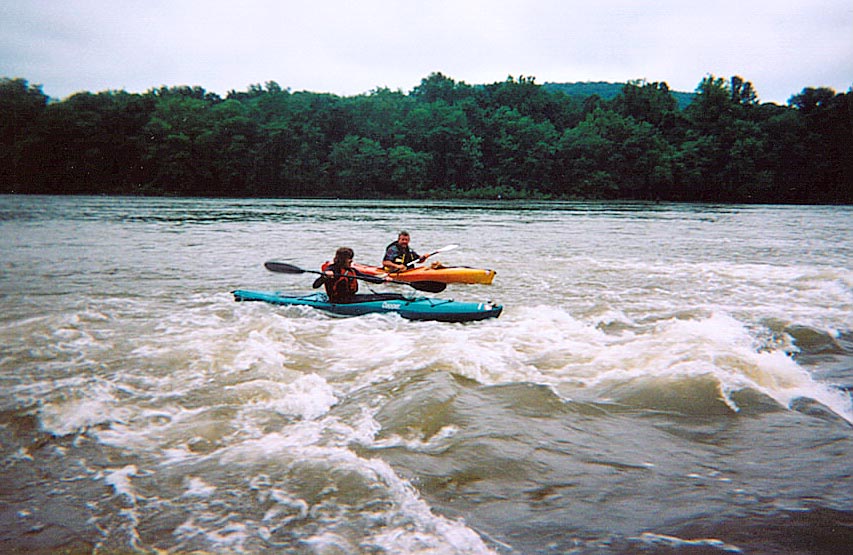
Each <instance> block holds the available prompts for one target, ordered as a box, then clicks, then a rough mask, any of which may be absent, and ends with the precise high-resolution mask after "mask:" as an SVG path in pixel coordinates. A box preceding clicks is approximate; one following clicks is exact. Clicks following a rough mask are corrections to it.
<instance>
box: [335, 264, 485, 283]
mask: <svg viewBox="0 0 853 555" xmlns="http://www.w3.org/2000/svg"><path fill="white" fill-rule="evenodd" d="M352 267H353V268H355V269H356V270H357V271H359V272H361V273H363V274H367V275H369V276H388V277H390V278H392V279H395V280H397V281H405V282H413V281H438V282H440V283H468V284H480V285H491V283H492V280H494V279H495V273H496V272H495V271H494V270H486V269H482V268H469V267H468V266H435V267H433V266H418V267H416V268H412V269H410V270H406V271H404V272H386V271H385V269H384V268H380V267H379V266H370V265H367V264H359V263H357V262H354V263H353V265H352Z"/></svg>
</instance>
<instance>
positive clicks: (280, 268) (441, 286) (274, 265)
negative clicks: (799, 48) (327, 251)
mask: <svg viewBox="0 0 853 555" xmlns="http://www.w3.org/2000/svg"><path fill="white" fill-rule="evenodd" d="M264 267H265V268H266V269H267V270H269V271H270V272H277V273H280V274H318V275H321V276H326V275H328V274H326V273H325V272H320V271H318V270H306V269H304V268H300V267H299V266H294V265H293V264H287V263H286V262H275V261H272V260H271V261H268V262H264ZM348 277H353V278H355V279H360V280H362V281H367V282H369V283H396V284H400V285H408V286H409V287H413V288H415V289H417V290H419V291H427V292H429V293H440V292H442V291H444V290H445V289H446V288H447V284H446V283H441V282H438V281H413V282H408V281H398V280H396V279H385V278H379V277H370V276H348Z"/></svg>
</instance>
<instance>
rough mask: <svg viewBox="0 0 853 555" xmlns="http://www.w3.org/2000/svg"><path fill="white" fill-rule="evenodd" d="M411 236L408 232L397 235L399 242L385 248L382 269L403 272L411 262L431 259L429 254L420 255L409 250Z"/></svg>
mask: <svg viewBox="0 0 853 555" xmlns="http://www.w3.org/2000/svg"><path fill="white" fill-rule="evenodd" d="M410 240H411V236H410V235H409V232H408V231H401V232H400V233H399V234H397V240H396V241H394V242H393V243H391V244H390V245H388V246H387V247H385V256H384V257H383V258H382V267H383V268H385V271H387V272H392V271H395V272H402V271H403V270H405V269H406V265H407V264H408V263H409V262H412V261H414V260H417V261H418V262H423V261H424V260H426V259H427V258H429V255H428V254H425V255H423V256H421V255H419V254H418V253H416V252H415V251H413V250H412V249H411V248H409V241H410Z"/></svg>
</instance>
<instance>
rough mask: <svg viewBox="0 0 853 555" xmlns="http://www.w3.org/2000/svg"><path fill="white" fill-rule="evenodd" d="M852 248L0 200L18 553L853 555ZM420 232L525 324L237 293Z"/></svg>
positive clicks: (352, 212)
mask: <svg viewBox="0 0 853 555" xmlns="http://www.w3.org/2000/svg"><path fill="white" fill-rule="evenodd" d="M852 227H853V208H851V207H786V206H723V205H675V204H599V203H515V202H426V203H424V202H417V203H415V202H412V203H404V202H380V203H376V202H362V201H318V200H222V199H147V198H99V197H21V196H6V197H0V252H2V259H0V302H2V314H1V315H0V345H2V354H0V383H2V388H0V468H2V474H1V475H0V511H2V512H0V550H2V551H3V552H21V553H24V552H26V553H33V552H35V553H38V552H42V553H52V552H56V551H60V550H63V552H65V553H76V552H80V553H87V552H92V551H94V552H97V553H115V552H123V553H126V552H133V551H138V552H144V553H154V552H160V553H162V552H165V553H186V552H205V553H298V554H303V553H304V554H309V553H311V554H324V555H332V554H342V553H372V554H376V553H390V554H398V553H419V554H445V553H447V554H456V553H460V554H461V553H470V554H480V553H496V554H510V553H511V554H531V553H582V554H587V553H590V554H591V553H595V554H599V553H731V552H735V553H738V552H742V553H839V552H846V550H847V549H849V545H850V543H851V541H853V525H851V521H853V478H851V472H853V462H851V461H853V404H852V403H851V390H853V234H851V228H852ZM400 228H406V229H408V230H409V231H410V232H411V233H412V246H413V247H414V248H415V249H416V250H418V251H420V252H427V251H430V250H434V249H437V248H440V247H442V246H444V245H447V244H451V243H459V244H460V245H461V246H460V248H458V249H455V250H452V251H448V252H445V253H442V254H441V255H437V256H436V257H435V258H437V259H439V260H440V261H441V262H443V263H444V264H446V265H466V266H475V267H481V268H492V269H495V270H496V271H497V277H496V279H495V282H494V284H493V285H490V286H483V285H451V286H450V287H449V288H448V289H447V290H446V291H445V292H444V293H441V294H440V295H439V296H441V297H451V298H455V299H458V300H471V301H496V302H498V303H501V304H503V305H504V312H503V315H502V316H501V317H500V318H499V319H497V320H489V321H483V322H476V323H470V324H446V323H436V322H410V321H407V320H403V319H401V318H399V317H398V316H396V315H369V316H364V317H359V318H333V317H329V316H326V315H325V314H323V313H321V312H318V311H316V310H312V309H308V308H304V307H275V306H270V305H266V304H264V303H235V302H234V301H233V298H232V296H231V294H230V291H231V290H233V289H237V288H243V289H255V290H262V291H285V292H293V293H299V292H307V291H310V290H311V282H312V281H313V276H311V275H308V274H306V275H297V276H293V275H282V274H272V273H270V272H267V271H266V270H265V269H264V268H263V262H264V261H266V260H269V259H277V260H282V261H288V262H291V263H294V264H297V265H299V266H302V267H304V268H309V269H315V268H318V267H319V265H320V264H321V263H322V262H323V261H325V260H327V259H329V258H331V256H332V255H333V253H334V250H335V248H337V247H338V246H350V247H352V248H353V249H354V250H355V253H356V260H357V261H362V262H371V263H377V262H378V261H379V259H380V258H381V254H382V252H383V249H384V247H385V245H386V244H387V243H389V242H390V241H392V240H393V239H394V238H395V236H396V232H397V231H398V230H399V229H400ZM364 287H365V286H364V285H363V286H362V288H363V289H362V290H364ZM372 287H376V286H372ZM404 289H408V288H405V287H402V288H401V286H393V285H390V286H388V287H386V288H385V289H382V288H379V289H377V290H392V291H397V292H403V291H404ZM409 291H411V290H409ZM411 292H414V291H411Z"/></svg>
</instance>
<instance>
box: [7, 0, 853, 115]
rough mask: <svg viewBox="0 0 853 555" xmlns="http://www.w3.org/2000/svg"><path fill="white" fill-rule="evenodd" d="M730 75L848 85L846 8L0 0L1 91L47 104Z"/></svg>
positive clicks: (552, 1)
mask: <svg viewBox="0 0 853 555" xmlns="http://www.w3.org/2000/svg"><path fill="white" fill-rule="evenodd" d="M436 71H439V72H441V73H443V74H444V75H446V76H448V77H451V78H453V79H455V80H456V81H464V82H466V83H468V84H483V83H494V82H497V81H503V80H505V79H506V78H507V76H509V75H512V76H514V77H518V76H520V75H524V76H533V77H535V78H536V82H537V83H540V84H541V83H545V82H552V83H565V82H575V81H612V82H625V81H627V80H630V79H643V78H644V79H646V80H648V81H666V82H667V83H668V84H669V86H670V88H671V89H675V90H681V91H693V90H695V88H696V86H697V85H698V84H699V82H700V81H701V80H702V78H703V77H705V76H706V75H708V74H713V75H715V76H718V77H726V78H728V77H730V76H732V75H740V76H741V77H743V78H744V79H746V80H747V81H751V82H752V84H753V86H754V88H755V90H757V91H758V95H759V99H760V100H761V101H762V102H778V103H780V104H784V103H785V102H787V100H788V98H790V97H791V96H792V95H794V94H797V93H799V92H800V91H801V90H802V89H803V88H804V87H820V86H826V87H831V88H833V89H835V90H836V92H846V91H847V90H849V89H850V87H851V85H853V1H851V0H710V1H707V2H704V1H703V2H697V1H691V0H659V1H642V0H523V1H514V0H423V1H421V0H401V1H391V0H352V1H345V0H305V1H295V0H278V1H276V0H250V1H243V2H241V1H239V0H227V1H223V0H203V1H202V0H145V1H125V0H107V1H103V0H0V77H22V78H24V79H27V80H28V81H29V82H30V83H33V84H40V85H42V86H43V90H44V92H45V94H47V95H49V96H51V97H54V98H65V97H67V96H68V95H70V94H73V93H75V92H79V91H90V92H100V91H104V90H116V89H124V90H127V91H130V92H145V91H147V90H148V89H151V88H153V87H158V86H160V85H168V86H173V85H199V86H201V87H203V88H205V89H207V90H209V91H213V92H216V93H219V94H220V95H223V96H224V95H225V94H226V93H227V92H228V91H229V90H238V91H242V90H246V89H247V88H248V87H249V85H251V84H255V83H259V84H264V83H266V82H267V81H276V82H277V83H278V84H279V85H281V86H282V87H284V88H289V89H291V90H292V91H301V90H307V91H314V92H331V93H334V94H338V95H344V96H351V95H357V94H362V93H367V92H369V91H371V90H374V89H377V88H380V87H388V88H390V89H392V90H398V89H399V90H402V91H403V92H407V93H408V92H409V91H411V90H412V89H413V88H414V87H415V86H417V85H418V84H420V82H421V79H423V78H425V77H427V76H428V75H429V74H430V73H432V72H436Z"/></svg>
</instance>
